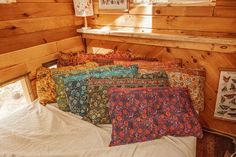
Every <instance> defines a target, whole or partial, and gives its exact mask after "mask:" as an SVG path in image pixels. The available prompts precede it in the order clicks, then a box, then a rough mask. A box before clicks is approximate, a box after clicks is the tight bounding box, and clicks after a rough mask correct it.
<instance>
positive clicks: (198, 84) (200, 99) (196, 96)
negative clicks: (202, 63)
mask: <svg viewBox="0 0 236 157" xmlns="http://www.w3.org/2000/svg"><path fill="white" fill-rule="evenodd" d="M159 70H163V68H162V69H158V68H149V69H141V70H140V71H141V73H153V72H157V71H159ZM164 70H165V71H166V73H167V75H168V77H169V81H170V86H171V87H184V88H188V90H189V93H190V96H191V100H192V104H193V106H194V108H195V110H196V111H202V110H204V101H205V100H204V85H205V79H206V71H205V69H201V68H199V69H189V68H165V69H164Z"/></svg>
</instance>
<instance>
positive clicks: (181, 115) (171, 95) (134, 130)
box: [109, 87, 202, 146]
mask: <svg viewBox="0 0 236 157" xmlns="http://www.w3.org/2000/svg"><path fill="white" fill-rule="evenodd" d="M109 95H110V99H109V103H110V116H111V120H112V141H111V143H110V146H115V145H122V144H128V143H135V142H143V141H149V140H154V139H157V138H160V137H162V136H167V135H170V136H196V137H199V138H201V137H202V129H201V126H200V123H199V122H198V118H197V114H196V112H195V110H194V109H193V106H192V105H191V101H190V98H189V93H188V90H187V89H185V88H170V87H144V88H111V89H110V90H109Z"/></svg>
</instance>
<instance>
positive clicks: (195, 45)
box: [82, 34, 236, 53]
mask: <svg viewBox="0 0 236 157" xmlns="http://www.w3.org/2000/svg"><path fill="white" fill-rule="evenodd" d="M82 37H83V38H86V39H96V40H110V41H116V42H124V43H136V44H143V45H152V46H164V47H174V48H184V49H193V50H203V51H215V52H222V53H236V45H235V44H236V43H234V45H226V44H225V45H223V44H213V43H207V42H193V41H190V40H189V41H186V40H185V41H184V42H183V41H181V40H167V38H166V39H164V38H163V39H160V38H159V39H158V38H156V39H154V38H142V37H138V36H135V37H134V36H132V37H129V36H118V35H109V34H108V35H102V34H83V35H82ZM203 41H204V40H203Z"/></svg>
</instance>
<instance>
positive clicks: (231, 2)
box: [216, 0, 236, 7]
mask: <svg viewBox="0 0 236 157" xmlns="http://www.w3.org/2000/svg"><path fill="white" fill-rule="evenodd" d="M216 6H226V7H236V1H235V0H217V1H216Z"/></svg>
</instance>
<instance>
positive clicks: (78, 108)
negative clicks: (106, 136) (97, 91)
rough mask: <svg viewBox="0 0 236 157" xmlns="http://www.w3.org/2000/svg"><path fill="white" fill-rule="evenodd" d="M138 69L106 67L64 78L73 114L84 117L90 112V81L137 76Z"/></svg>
mask: <svg viewBox="0 0 236 157" xmlns="http://www.w3.org/2000/svg"><path fill="white" fill-rule="evenodd" d="M137 72H138V67H137V66H136V65H132V66H129V67H122V66H105V67H100V68H95V69H93V70H86V71H83V72H82V73H80V74H78V75H74V76H68V77H65V78H64V85H65V92H66V96H67V101H68V103H69V107H70V110H71V112H72V113H75V114H78V115H80V116H84V115H86V114H87V112H88V79H90V78H91V77H95V78H107V77H112V76H122V75H123V76H124V75H135V74H137Z"/></svg>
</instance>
